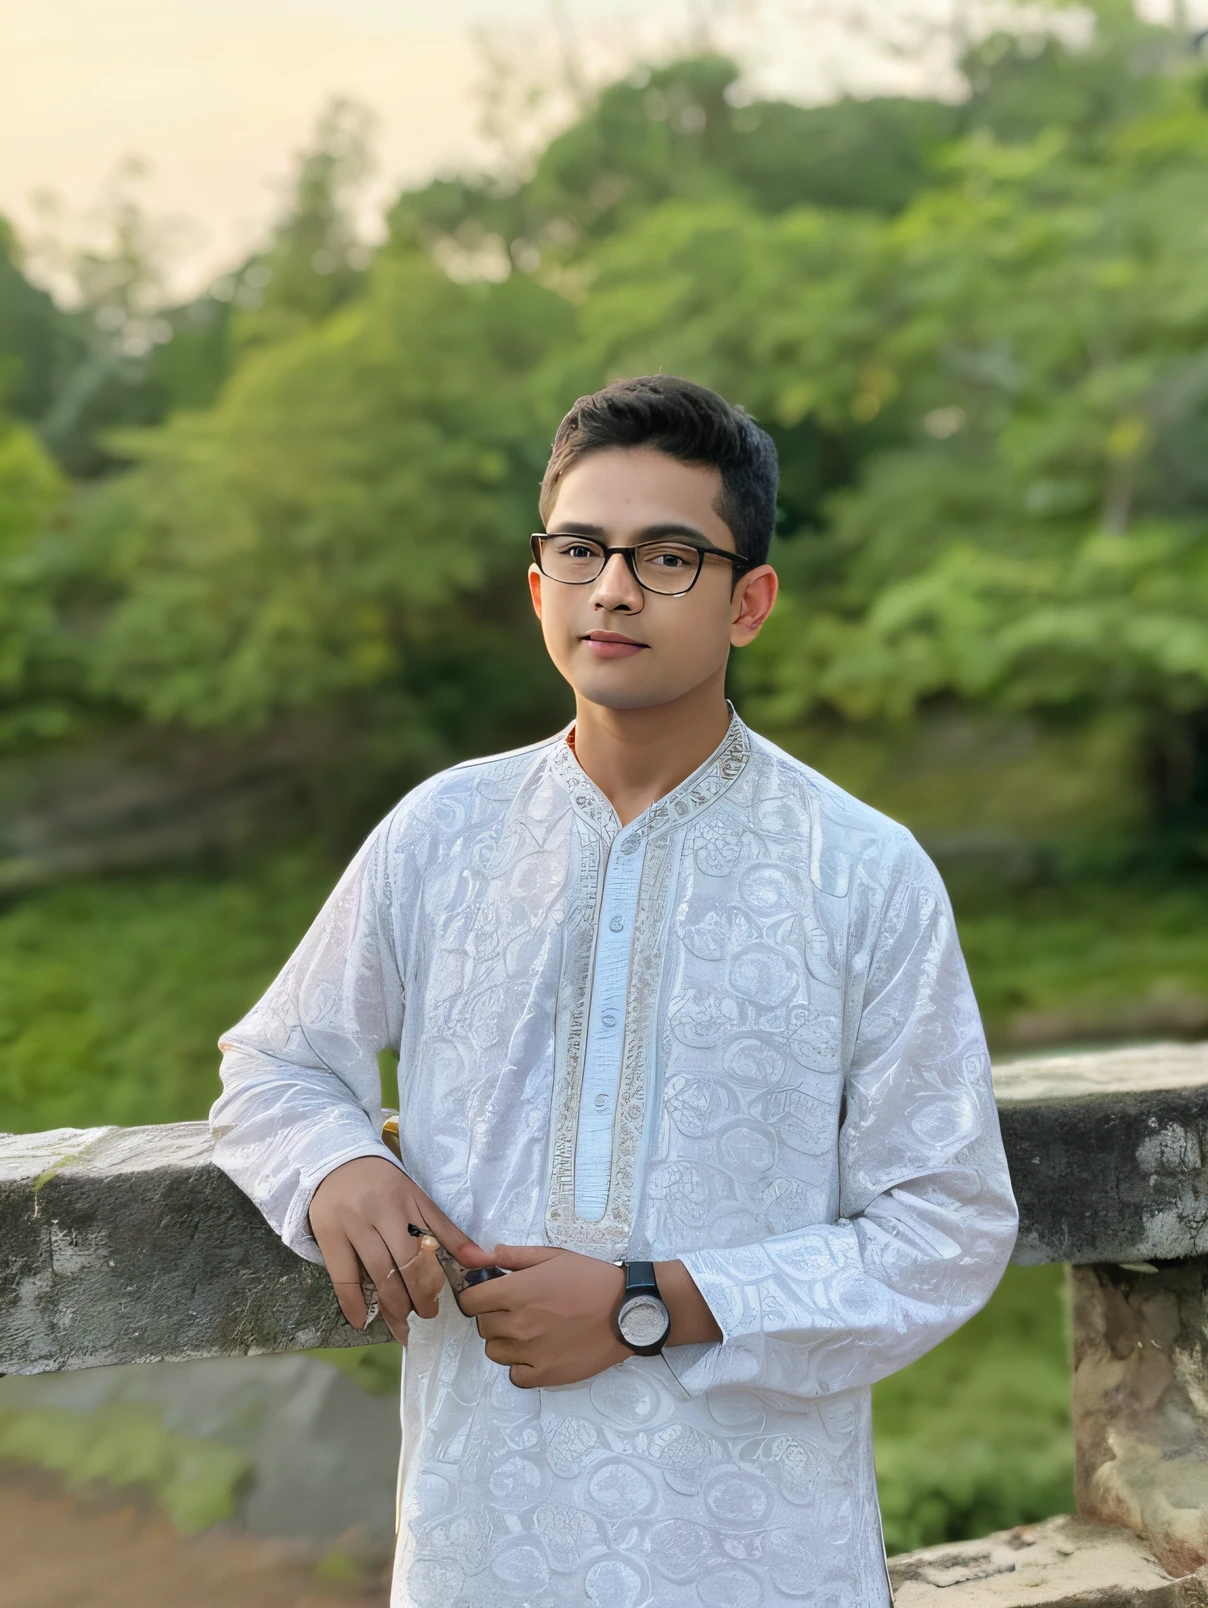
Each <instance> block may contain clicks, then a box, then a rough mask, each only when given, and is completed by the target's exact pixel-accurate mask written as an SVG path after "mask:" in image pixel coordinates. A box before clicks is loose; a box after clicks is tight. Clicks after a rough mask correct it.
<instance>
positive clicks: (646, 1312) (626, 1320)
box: [617, 1295, 671, 1346]
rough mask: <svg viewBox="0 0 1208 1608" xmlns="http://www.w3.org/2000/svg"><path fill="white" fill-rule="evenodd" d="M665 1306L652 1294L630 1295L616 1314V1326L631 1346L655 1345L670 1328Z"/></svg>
mask: <svg viewBox="0 0 1208 1608" xmlns="http://www.w3.org/2000/svg"><path fill="white" fill-rule="evenodd" d="M670 1326H671V1324H670V1319H669V1318H668V1316H667V1308H666V1307H665V1306H664V1305H663V1303H662V1302H661V1301H660V1300H659V1299H658V1298H657V1296H653V1295H635V1296H632V1297H631V1298H630V1299H629V1300H628V1301H626V1303H625V1305H624V1306H623V1307H622V1308H621V1310H620V1312H619V1313H618V1314H617V1327H618V1328H619V1329H620V1331H621V1334H622V1336H623V1337H624V1339H625V1340H626V1341H627V1342H628V1343H629V1345H631V1346H655V1345H657V1344H658V1343H659V1341H660V1340H661V1339H662V1338H663V1336H664V1335H665V1334H666V1332H667V1330H668V1329H669V1328H670Z"/></svg>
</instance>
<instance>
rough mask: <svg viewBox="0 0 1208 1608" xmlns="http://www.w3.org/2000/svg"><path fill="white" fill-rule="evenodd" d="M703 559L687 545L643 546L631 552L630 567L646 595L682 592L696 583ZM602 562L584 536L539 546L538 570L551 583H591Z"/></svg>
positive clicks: (600, 552) (601, 554) (559, 538)
mask: <svg viewBox="0 0 1208 1608" xmlns="http://www.w3.org/2000/svg"><path fill="white" fill-rule="evenodd" d="M703 556H704V555H703V554H702V553H701V551H700V549H699V548H697V547H693V546H691V544H689V543H687V542H671V541H659V542H642V543H640V544H639V545H638V546H637V547H635V548H633V567H634V569H635V570H636V572H637V578H638V581H639V582H640V583H641V585H642V586H644V587H646V588H647V590H648V591H651V592H671V593H674V592H683V591H686V590H687V589H688V587H689V586H691V585H692V582H693V581H694V580H695V579H696V575H697V571H698V570H699V569H700V566H701V562H702V559H703ZM604 562H605V558H604V549H603V548H602V547H601V546H600V544H599V543H598V542H593V541H592V540H590V538H589V537H586V536H550V537H547V538H546V540H545V541H544V542H542V544H541V567H542V569H543V570H544V571H545V573H546V574H547V575H548V576H549V577H550V579H551V580H554V581H566V582H568V583H569V584H571V585H575V584H577V583H583V582H587V581H594V580H596V579H597V577H598V576H599V575H600V573H601V571H602V570H603V568H604Z"/></svg>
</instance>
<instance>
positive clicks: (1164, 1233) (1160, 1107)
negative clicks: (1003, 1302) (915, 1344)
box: [994, 1044, 1208, 1264]
mask: <svg viewBox="0 0 1208 1608" xmlns="http://www.w3.org/2000/svg"><path fill="white" fill-rule="evenodd" d="M994 1089H995V1093H996V1095H997V1096H998V1108H999V1115H1000V1118H1001V1121H1002V1132H1003V1142H1004V1144H1005V1145H1006V1150H1007V1158H1008V1160H1009V1162H1010V1165H1011V1182H1012V1183H1013V1185H1014V1187H1015V1195H1016V1199H1017V1200H1018V1202H1019V1213H1020V1231H1019V1243H1018V1245H1017V1246H1016V1248H1015V1257H1014V1260H1015V1261H1016V1262H1021V1263H1024V1264H1032V1263H1037V1262H1087V1263H1089V1262H1153V1261H1183V1260H1187V1259H1189V1258H1192V1257H1203V1256H1208V1044H1157V1045H1149V1046H1146V1047H1144V1048H1140V1049H1128V1050H1107V1051H1099V1052H1096V1053H1091V1054H1085V1055H1062V1056H1049V1057H1045V1058H1043V1059H1040V1058H1038V1059H1036V1060H1030V1061H1017V1062H1014V1063H1009V1064H1007V1065H1004V1066H1001V1067H996V1068H995V1071H994Z"/></svg>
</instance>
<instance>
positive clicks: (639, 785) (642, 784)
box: [575, 669, 730, 826]
mask: <svg viewBox="0 0 1208 1608" xmlns="http://www.w3.org/2000/svg"><path fill="white" fill-rule="evenodd" d="M729 724H730V711H729V708H728V707H727V705H726V694H725V671H724V669H723V670H721V671H719V672H718V674H717V675H716V676H713V677H710V679H709V680H708V681H706V682H703V683H702V684H701V685H700V686H699V687H694V688H693V689H692V691H691V692H688V693H685V694H684V696H683V697H682V698H676V699H675V700H674V701H673V702H672V703H665V704H659V705H657V706H656V707H655V708H653V709H608V708H605V706H604V705H603V704H597V703H591V702H589V701H588V700H587V699H586V698H580V697H576V699H575V757H576V758H577V759H578V761H579V764H580V765H581V766H582V767H583V769H584V770H585V771H586V772H587V774H588V775H589V776H590V777H591V779H592V781H593V782H594V783H595V784H596V786H597V787H598V788H599V789H600V791H601V792H602V793H603V794H604V796H605V798H606V799H607V800H608V802H609V803H610V804H611V805H612V807H613V809H614V810H616V812H617V816H618V817H619V819H620V822H621V825H622V826H628V825H629V823H630V821H633V820H636V819H637V817H638V816H639V815H640V814H641V813H642V811H643V810H645V809H648V808H649V807H650V805H651V804H653V803H654V802H655V800H656V799H660V798H665V797H666V795H667V794H668V793H670V792H672V791H674V789H675V788H677V787H678V786H679V784H680V783H681V782H682V781H683V780H684V779H685V778H686V777H688V776H691V775H692V772H693V771H694V770H696V769H697V767H698V766H700V765H703V764H704V762H705V760H706V759H708V757H709V755H710V754H711V753H712V752H713V750H714V749H715V748H716V747H717V746H718V745H719V743H720V742H721V740H722V738H723V737H724V736H725V735H726V729H727V727H728V726H729Z"/></svg>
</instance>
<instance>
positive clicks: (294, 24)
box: [0, 0, 1199, 284]
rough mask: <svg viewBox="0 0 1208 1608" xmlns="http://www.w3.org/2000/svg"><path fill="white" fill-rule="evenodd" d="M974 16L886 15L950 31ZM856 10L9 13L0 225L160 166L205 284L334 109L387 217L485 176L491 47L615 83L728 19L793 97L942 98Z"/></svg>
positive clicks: (732, 4)
mask: <svg viewBox="0 0 1208 1608" xmlns="http://www.w3.org/2000/svg"><path fill="white" fill-rule="evenodd" d="M967 3H969V0H909V3H908V0H874V9H875V8H876V5H877V4H880V5H881V6H882V7H883V8H888V11H887V14H888V15H890V16H895V14H896V12H895V8H899V10H910V9H911V8H916V9H921V10H927V9H930V10H931V11H932V12H933V13H935V14H937V15H943V14H945V13H949V12H951V10H952V9H953V7H954V6H956V5H960V4H967ZM982 3H992V0H982ZM1155 3H1158V4H1160V3H1161V0H1155ZM1198 3H1199V0H1197V4H1198ZM856 9H858V5H857V0H439V3H437V4H433V3H432V0H205V3H204V4H185V3H184V0H0V152H2V153H3V156H2V158H0V212H3V213H5V214H7V215H8V216H9V217H10V218H12V219H13V220H14V222H15V223H16V224H17V226H18V228H19V229H20V230H22V231H24V232H27V233H28V232H30V231H32V230H33V228H34V227H35V222H34V213H33V211H32V209H31V206H30V198H31V196H32V195H33V194H34V192H36V191H38V190H51V191H54V192H56V193H57V194H58V195H59V196H60V197H61V198H62V200H63V202H64V204H65V207H66V211H67V215H68V217H69V218H74V219H75V220H76V224H75V227H76V228H77V229H78V228H79V227H81V226H82V225H81V223H80V219H81V217H82V215H83V214H84V213H85V211H86V210H87V209H88V208H89V207H90V206H91V205H93V204H95V202H96V200H97V198H98V196H99V194H100V193H101V190H102V187H103V185H104V183H105V180H106V178H107V177H108V176H109V175H111V174H112V173H113V171H114V169H115V168H116V166H117V164H118V163H119V162H120V161H121V160H122V159H123V158H125V157H128V156H138V157H142V158H145V159H147V160H148V161H149V162H150V164H151V168H152V172H151V175H150V177H149V178H148V179H147V180H146V181H145V183H144V184H143V185H142V194H143V195H144V198H145V201H146V204H147V205H148V207H149V208H150V209H151V210H153V211H155V212H157V213H161V214H175V215H183V216H185V217H187V218H190V219H192V220H195V222H196V224H197V226H198V227H197V231H196V235H195V243H194V245H193V248H192V250H191V252H190V253H189V255H188V259H187V261H186V262H185V263H184V264H183V265H182V268H181V270H180V272H181V275H182V276H183V280H188V281H191V282H192V283H194V284H195V283H198V282H199V281H204V280H205V279H207V278H208V277H210V275H212V274H213V273H215V272H217V271H218V270H220V269H221V267H222V266H224V265H225V264H226V263H228V262H230V261H232V260H233V259H234V258H236V257H237V256H238V255H239V254H240V253H241V252H242V251H243V250H245V249H246V248H247V247H248V246H249V245H250V244H251V243H252V242H253V241H254V240H255V239H256V238H257V237H258V235H259V234H260V232H261V231H262V230H263V228H264V225H265V223H266V221H267V219H268V218H269V217H270V216H271V214H272V211H273V205H274V188H273V185H274V181H278V182H279V181H280V179H281V177H282V176H283V175H284V174H285V173H286V172H287V171H288V168H289V163H290V157H291V154H292V153H293V152H294V151H296V150H297V149H298V147H299V146H300V145H301V144H303V143H304V141H305V140H306V137H307V134H308V131H309V130H310V128H311V126H312V125H313V123H314V120H315V117H316V115H317V113H318V112H319V110H320V108H321V107H322V106H323V104H324V102H325V101H326V100H327V99H328V97H329V96H331V95H333V94H343V95H348V96H351V97H353V98H355V99H357V100H360V101H363V102H365V103H367V104H368V105H369V106H370V107H371V108H372V109H373V110H374V111H375V112H376V113H377V115H378V118H379V120H380V131H379V140H378V155H379V159H380V173H379V177H378V180H377V184H376V195H375V196H374V197H371V198H370V199H371V201H373V200H376V201H377V203H379V205H380V202H381V201H382V200H385V199H388V198H389V196H390V195H391V194H393V193H394V192H396V191H397V189H398V188H399V186H400V185H401V184H402V183H403V182H405V181H413V180H416V179H422V178H424V177H426V176H428V175H429V174H431V173H432V172H434V171H437V170H439V169H447V168H450V167H457V166H465V165H467V164H471V165H472V164H474V163H475V162H481V161H483V160H484V159H485V158H486V157H487V155H488V152H487V148H486V147H485V146H484V145H483V143H482V141H481V139H480V137H479V135H478V132H477V124H478V120H479V100H478V97H477V94H476V85H477V84H478V82H479V81H480V80H481V77H482V72H483V54H482V51H481V49H480V48H479V47H478V46H477V45H476V44H475V41H474V35H475V33H476V32H485V33H486V34H487V35H488V36H489V38H490V39H491V41H492V42H493V43H494V45H495V46H496V47H497V48H499V49H501V50H503V51H504V52H505V53H506V54H508V55H509V56H511V57H514V58H519V59H520V60H521V61H522V62H523V63H524V64H525V66H526V67H527V66H528V65H529V64H531V63H545V64H547V67H548V70H549V71H550V72H553V71H555V70H556V66H555V64H556V62H557V60H558V51H559V48H560V47H559V39H560V38H564V37H566V35H567V34H569V35H570V37H571V38H572V39H573V40H574V42H575V48H576V50H577V52H578V54H579V56H580V57H581V59H582V65H583V67H584V69H585V71H586V73H587V75H588V76H589V77H591V78H594V79H598V78H600V77H602V76H604V75H606V74H607V72H608V71H609V70H611V69H612V68H614V67H617V66H620V65H623V64H624V63H625V62H626V61H627V60H632V59H633V58H634V57H637V56H641V55H654V56H657V55H659V54H665V53H666V51H667V50H668V49H669V48H671V47H672V45H673V44H674V43H676V42H683V41H685V40H687V39H688V38H689V37H690V36H691V31H692V29H693V28H694V27H697V28H699V26H700V25H701V20H702V18H711V19H712V26H713V29H714V36H715V37H716V38H717V40H718V42H719V43H721V44H723V45H726V46H728V47H729V48H731V49H733V50H735V51H736V53H738V54H739V55H740V57H741V58H742V59H743V60H744V61H745V62H746V63H747V64H748V65H749V67H750V69H751V73H752V78H753V81H755V82H756V83H758V84H759V86H760V87H762V88H765V89H771V90H773V91H775V92H778V93H781V94H789V95H792V96H793V97H794V98H799V99H804V100H817V99H820V98H825V97H826V95H827V94H828V93H833V92H834V90H835V89H836V88H842V87H851V88H855V89H857V90H861V89H863V90H870V89H876V88H880V87H888V86H889V85H890V84H893V83H895V82H898V83H901V84H902V86H903V87H915V88H931V89H936V88H940V87H941V85H942V81H943V80H944V78H945V73H944V67H943V62H942V59H941V55H933V56H932V58H931V59H930V61H929V62H927V63H925V64H924V65H923V66H922V67H919V68H916V69H914V70H913V77H912V74H911V72H909V71H904V70H903V69H901V68H897V69H893V68H890V67H889V66H887V65H886V64H884V63H878V62H877V60H876V53H875V51H874V50H873V49H872V47H871V46H869V45H867V44H865V43H861V42H860V41H859V40H858V39H857V38H855V37H853V36H852V34H851V32H850V27H849V22H850V16H851V15H854V12H855V10H856ZM820 13H822V15H820ZM559 18H561V20H562V24H563V27H562V30H561V32H560V30H559V26H558V24H559ZM183 280H182V282H183Z"/></svg>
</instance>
